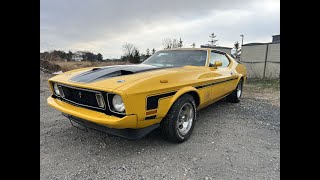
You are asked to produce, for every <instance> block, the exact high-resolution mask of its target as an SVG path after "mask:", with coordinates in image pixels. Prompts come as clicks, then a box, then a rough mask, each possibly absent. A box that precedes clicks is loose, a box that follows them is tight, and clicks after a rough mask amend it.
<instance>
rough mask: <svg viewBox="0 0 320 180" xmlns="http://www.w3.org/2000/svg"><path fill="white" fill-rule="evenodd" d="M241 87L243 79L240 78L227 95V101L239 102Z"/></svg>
mask: <svg viewBox="0 0 320 180" xmlns="http://www.w3.org/2000/svg"><path fill="white" fill-rule="evenodd" d="M242 87H243V80H242V79H240V81H239V83H238V85H237V87H236V89H235V90H234V91H233V92H232V93H231V94H229V95H228V96H227V101H229V102H233V103H238V102H240V98H241V95H242Z"/></svg>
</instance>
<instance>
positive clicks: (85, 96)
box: [59, 85, 105, 109]
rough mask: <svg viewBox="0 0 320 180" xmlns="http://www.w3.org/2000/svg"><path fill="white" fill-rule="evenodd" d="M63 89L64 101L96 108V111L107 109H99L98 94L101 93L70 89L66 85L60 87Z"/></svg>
mask: <svg viewBox="0 0 320 180" xmlns="http://www.w3.org/2000/svg"><path fill="white" fill-rule="evenodd" d="M59 86H61V88H62V91H63V94H64V97H63V99H64V100H67V101H69V102H71V103H75V104H77V105H80V106H85V107H90V108H95V109H105V108H101V107H99V104H98V102H97V99H96V94H101V93H100V92H99V91H93V90H87V89H81V88H75V87H69V86H65V85H59Z"/></svg>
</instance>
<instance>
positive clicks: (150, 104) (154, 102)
mask: <svg viewBox="0 0 320 180" xmlns="http://www.w3.org/2000/svg"><path fill="white" fill-rule="evenodd" d="M176 92H177V91H174V92H169V93H165V94H159V95H155V96H149V97H147V110H150V109H157V108H158V102H159V99H161V98H165V97H169V96H173V95H174V94H176Z"/></svg>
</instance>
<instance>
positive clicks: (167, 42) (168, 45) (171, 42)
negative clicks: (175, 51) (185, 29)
mask: <svg viewBox="0 0 320 180" xmlns="http://www.w3.org/2000/svg"><path fill="white" fill-rule="evenodd" d="M162 45H163V48H164V49H172V48H178V47H179V42H178V40H177V39H169V38H166V39H163V40H162Z"/></svg>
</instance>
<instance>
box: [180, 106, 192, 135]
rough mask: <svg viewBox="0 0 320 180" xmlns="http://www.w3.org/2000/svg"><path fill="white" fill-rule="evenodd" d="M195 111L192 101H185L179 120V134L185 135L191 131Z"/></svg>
mask: <svg viewBox="0 0 320 180" xmlns="http://www.w3.org/2000/svg"><path fill="white" fill-rule="evenodd" d="M194 113H195V112H194V108H193V106H192V104H191V103H190V102H187V103H185V104H184V105H183V106H182V107H181V109H180V111H179V116H178V121H177V130H178V132H179V134H181V135H183V136H184V135H186V134H187V133H188V132H189V131H190V129H191V127H192V123H193V119H194Z"/></svg>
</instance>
